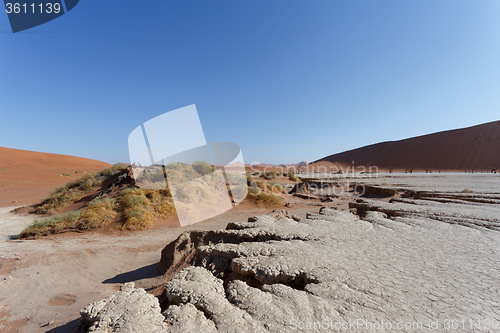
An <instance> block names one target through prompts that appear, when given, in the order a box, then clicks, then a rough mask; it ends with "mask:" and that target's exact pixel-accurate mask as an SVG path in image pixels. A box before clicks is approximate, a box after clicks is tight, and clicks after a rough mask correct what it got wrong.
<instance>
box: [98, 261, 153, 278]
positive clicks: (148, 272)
mask: <svg viewBox="0 0 500 333" xmlns="http://www.w3.org/2000/svg"><path fill="white" fill-rule="evenodd" d="M159 275H160V273H159V272H158V263H154V264H151V265H148V266H144V267H141V268H138V269H136V270H133V271H130V272H126V273H121V274H118V275H116V276H115V277H112V278H110V279H107V280H104V281H102V283H126V282H134V281H138V280H144V279H150V278H155V277H157V276H159Z"/></svg>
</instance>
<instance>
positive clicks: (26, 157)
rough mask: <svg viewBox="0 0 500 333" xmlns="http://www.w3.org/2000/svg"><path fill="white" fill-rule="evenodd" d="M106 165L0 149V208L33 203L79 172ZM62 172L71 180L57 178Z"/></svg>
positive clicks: (79, 159)
mask: <svg viewBox="0 0 500 333" xmlns="http://www.w3.org/2000/svg"><path fill="white" fill-rule="evenodd" d="M109 166H110V164H108V163H104V162H100V161H96V160H91V159H87V158H82V157H74V156H67V155H59V154H48V153H38V152H33V151H27V150H18V149H10V148H3V147H0V207H8V206H20V205H25V204H34V203H37V202H39V201H40V200H41V199H43V198H44V197H45V196H47V195H48V194H49V193H50V192H52V191H53V190H54V189H55V188H56V187H58V186H61V185H64V184H66V183H67V182H68V181H71V180H72V179H76V178H78V177H80V176H81V175H82V173H83V172H92V171H97V170H102V169H104V168H107V167H109ZM1 169H5V170H7V171H4V170H1ZM77 172H78V173H77ZM80 172H82V173H80ZM63 173H67V174H70V175H71V176H73V177H69V176H61V175H62V174H63Z"/></svg>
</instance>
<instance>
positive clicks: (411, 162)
mask: <svg viewBox="0 0 500 333" xmlns="http://www.w3.org/2000/svg"><path fill="white" fill-rule="evenodd" d="M499 152H500V121H495V122H491V123H486V124H481V125H477V126H472V127H468V128H462V129H456V130H451V131H444V132H438V133H433V134H428V135H423V136H418V137H414V138H409V139H405V140H399V141H390V142H381V143H377V144H373V145H369V146H365V147H361V148H357V149H353V150H349V151H346V152H342V153H339V154H334V155H330V156H326V157H324V158H322V159H319V160H317V161H314V163H312V164H311V165H309V167H308V169H309V170H310V171H313V170H315V169H318V167H320V166H323V167H327V168H332V167H334V166H337V167H339V168H340V166H342V167H343V170H344V172H345V170H346V168H347V167H352V166H354V167H358V166H364V167H365V168H368V167H369V166H377V167H378V168H379V170H380V171H381V172H387V171H388V170H390V169H392V170H393V171H394V172H396V171H400V172H404V171H405V170H409V169H412V168H413V169H414V171H419V172H422V171H425V170H429V171H432V172H439V170H441V171H459V172H463V171H465V170H467V171H472V170H474V171H476V172H477V171H479V172H480V171H487V172H491V171H492V170H493V169H496V170H497V172H499V171H500V154H499ZM353 161H354V163H353Z"/></svg>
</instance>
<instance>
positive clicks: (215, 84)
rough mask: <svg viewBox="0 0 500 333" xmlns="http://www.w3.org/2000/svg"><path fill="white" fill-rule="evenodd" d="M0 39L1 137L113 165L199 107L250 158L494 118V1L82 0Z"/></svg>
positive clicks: (339, 147) (498, 17) (498, 64)
mask: <svg viewBox="0 0 500 333" xmlns="http://www.w3.org/2000/svg"><path fill="white" fill-rule="evenodd" d="M0 47H1V52H0V116H1V118H0V146H4V147H10V148H18V149H26V150H35V151H43V152H52V153H60V154H69V155H76V156H83V157H88V158H94V159H98V160H103V161H106V162H110V163H115V162H120V161H128V148H127V138H128V135H129V133H130V132H131V131H132V130H133V129H134V128H135V127H137V126H138V125H140V124H141V123H143V122H144V121H147V120H149V119H150V118H153V117H155V116H158V115H160V114H162V113H164V112H167V111H170V110H174V109H177V108H180V107H183V106H187V105H190V104H196V106H197V108H198V112H199V115H200V119H201V122H202V124H203V127H204V131H205V135H206V138H207V140H208V141H229V142H234V143H237V144H239V145H240V146H241V147H242V150H243V154H244V156H245V161H246V162H258V161H259V162H270V163H293V162H298V161H301V160H315V159H318V158H321V157H323V156H326V155H330V154H332V153H336V152H341V151H344V150H348V149H352V148H357V147H360V146H363V145H367V144H371V143H376V142H380V141H388V140H398V139H403V138H407V137H411V136H417V135H422V134H427V133H432V132H436V131H440V130H446V129H452V128H460V127H467V126H471V125H476V124H480V123H484V122H489V121H494V120H498V119H500V1H497V0H490V1H488V0H481V1H477V0H469V1H461V0H440V1H436V0H418V1H403V0H394V1H388V0H380V1H373V0H367V1H361V0H354V1H343V0H342V1H341V0H310V1H309V0H307V1H306V0H300V1H296V0H251V1H242V0H227V1H223V0H200V1H194V0H182V1H181V0H178V1H171V0H147V1H126V0H106V1H97V0H82V1H80V3H79V4H78V6H77V7H75V9H73V10H72V11H71V12H69V13H68V14H66V15H64V16H62V17H61V18H59V19H56V20H54V21H52V22H49V23H47V24H44V25H42V26H39V27H36V28H34V29H31V30H28V31H26V32H20V33H17V34H12V33H11V31H10V26H9V24H8V20H7V15H6V14H2V13H0ZM172 144H175V142H172Z"/></svg>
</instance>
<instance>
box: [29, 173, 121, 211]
mask: <svg viewBox="0 0 500 333" xmlns="http://www.w3.org/2000/svg"><path fill="white" fill-rule="evenodd" d="M123 169H124V168H123V167H120V166H113V167H110V168H107V169H104V170H102V171H99V172H94V173H91V174H85V175H83V176H82V177H80V178H78V179H76V180H74V181H71V182H69V183H67V184H66V185H64V186H61V187H58V188H57V189H56V190H55V191H53V192H52V193H51V194H50V195H49V196H48V197H47V198H45V199H43V200H42V202H41V203H40V204H38V205H36V206H35V207H34V209H33V210H32V212H33V213H35V214H47V213H50V212H57V211H59V210H61V209H62V208H64V207H65V206H67V205H69V204H70V203H72V202H75V201H78V200H80V199H82V198H83V197H85V196H86V195H87V194H88V192H90V191H91V190H94V189H96V188H98V187H100V186H102V182H103V181H104V180H106V179H108V178H109V177H111V176H113V175H115V174H117V173H119V172H121V171H122V170H123Z"/></svg>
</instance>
